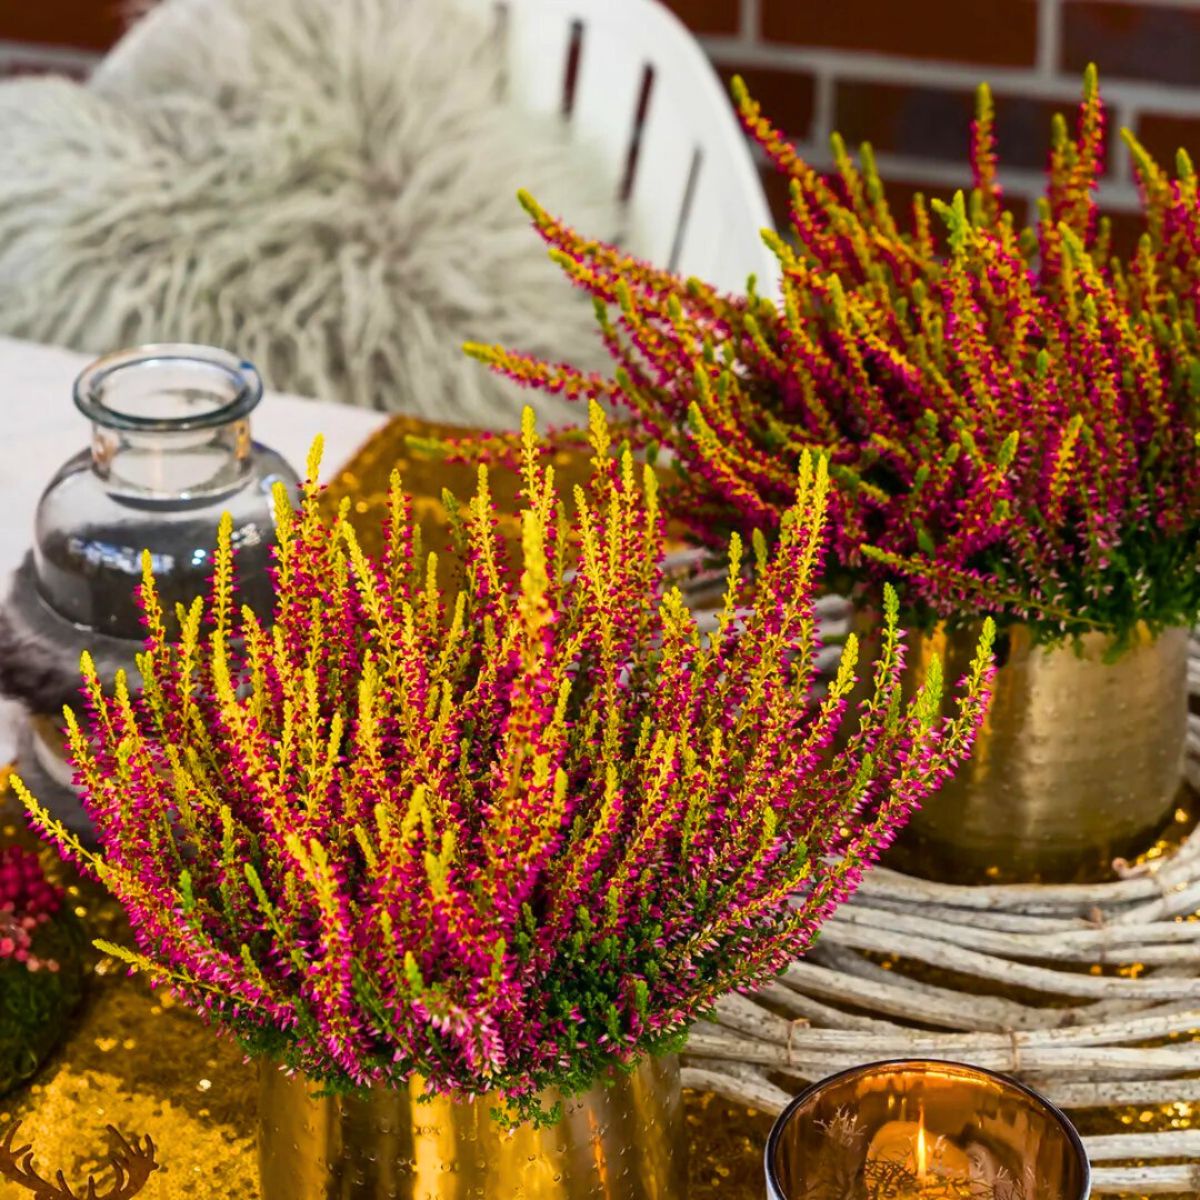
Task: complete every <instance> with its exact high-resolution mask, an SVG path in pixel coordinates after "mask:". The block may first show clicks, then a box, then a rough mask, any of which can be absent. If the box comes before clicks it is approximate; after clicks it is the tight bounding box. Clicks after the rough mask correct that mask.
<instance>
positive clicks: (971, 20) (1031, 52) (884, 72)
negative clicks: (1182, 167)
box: [668, 0, 1200, 228]
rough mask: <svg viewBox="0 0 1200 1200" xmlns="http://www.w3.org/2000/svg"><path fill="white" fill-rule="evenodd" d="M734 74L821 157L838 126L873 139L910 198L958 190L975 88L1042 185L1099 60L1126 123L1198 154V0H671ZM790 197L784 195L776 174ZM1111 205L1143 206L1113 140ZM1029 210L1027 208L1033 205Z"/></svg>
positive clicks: (1017, 170)
mask: <svg viewBox="0 0 1200 1200" xmlns="http://www.w3.org/2000/svg"><path fill="white" fill-rule="evenodd" d="M668 3H669V4H670V7H671V8H673V9H674V10H675V11H676V12H677V13H678V14H679V15H680V16H681V17H682V18H683V19H684V20H685V21H686V22H687V23H688V24H689V25H690V26H691V27H692V29H693V30H695V32H696V33H697V34H698V35H699V36H700V38H701V40H702V41H703V43H704V45H705V47H706V48H707V49H708V51H709V53H710V54H711V56H712V58H713V60H714V62H715V63H716V64H717V67H718V69H719V70H720V71H721V73H722V74H724V75H726V76H728V75H731V74H733V73H734V72H737V73H740V74H741V75H743V76H744V77H745V78H746V81H747V83H748V84H749V86H750V89H751V91H752V92H753V93H754V94H755V95H756V96H757V97H758V98H759V99H760V100H761V101H762V103H763V105H764V108H765V109H766V111H767V113H768V114H769V115H771V116H772V117H773V119H774V120H775V121H776V123H777V124H779V125H781V126H782V127H783V128H784V129H785V130H786V131H787V132H788V133H789V134H790V135H791V136H792V137H793V138H795V139H796V141H797V142H798V144H799V145H800V147H801V150H802V153H803V154H804V155H805V156H806V157H807V158H809V160H810V161H812V162H814V163H817V164H819V165H825V164H828V161H829V153H828V145H829V135H830V133H831V132H832V131H834V130H838V131H840V132H841V133H843V134H844V135H845V136H846V138H847V139H848V140H849V141H850V142H851V143H855V142H858V141H862V140H868V141H870V142H871V143H872V144H873V146H874V147H875V149H876V152H877V157H878V160H879V164H880V168H881V171H882V173H883V175H884V177H885V179H888V180H889V181H891V187H892V190H893V192H894V193H896V194H897V197H898V198H902V197H903V196H904V195H905V194H908V193H911V192H912V191H914V190H918V189H919V190H922V191H925V192H927V193H930V194H935V195H937V194H946V193H949V192H950V191H952V190H953V189H954V188H957V187H960V186H963V185H964V184H969V182H970V181H969V177H968V175H967V172H966V170H965V161H966V149H967V129H968V123H969V121H970V118H971V113H972V110H973V104H974V99H973V92H974V88H975V86H976V85H977V84H978V83H979V82H980V81H981V80H987V82H988V83H989V84H991V86H992V90H993V92H994V93H995V96H996V102H997V132H998V136H999V138H1000V153H1001V159H1002V164H1003V165H1004V167H1005V169H1004V173H1003V181H1004V184H1005V187H1006V192H1007V194H1008V196H1009V197H1010V198H1011V199H1012V200H1013V201H1014V203H1015V206H1016V207H1018V208H1021V207H1022V206H1023V204H1024V203H1025V202H1026V201H1028V200H1029V199H1030V198H1032V197H1033V196H1036V195H1038V194H1039V193H1040V191H1041V187H1042V170H1041V168H1042V165H1043V164H1044V162H1045V153H1046V147H1047V144H1048V139H1049V120H1050V114H1051V113H1052V112H1054V111H1056V110H1060V111H1061V110H1065V109H1070V108H1071V107H1072V106H1073V105H1074V103H1075V102H1076V100H1077V98H1078V95H1079V84H1080V76H1081V74H1082V71H1083V68H1084V67H1085V66H1086V65H1087V63H1088V62H1089V61H1095V62H1096V63H1097V64H1098V66H1099V68H1100V81H1101V88H1102V91H1103V94H1104V97H1105V100H1106V102H1107V103H1108V106H1109V115H1110V120H1111V122H1112V126H1113V128H1114V130H1115V129H1116V128H1119V127H1120V126H1129V127H1130V128H1132V129H1133V130H1134V131H1135V133H1136V134H1137V135H1138V137H1139V138H1140V139H1142V141H1143V142H1145V143H1146V145H1147V146H1148V147H1149V148H1150V149H1151V150H1152V151H1153V152H1154V153H1155V154H1157V155H1159V156H1173V154H1174V151H1175V149H1176V147H1177V146H1179V145H1181V144H1182V145H1184V146H1186V147H1188V148H1189V149H1190V150H1191V151H1192V153H1193V155H1194V157H1195V158H1196V159H1197V160H1198V161H1200V0H668ZM770 190H771V193H772V200H773V203H775V204H776V206H777V207H778V206H781V205H782V203H783V201H784V199H785V197H784V196H783V194H782V189H781V188H780V187H779V186H778V184H777V183H775V182H774V180H772V182H771V186H770ZM1101 199H1102V203H1103V204H1104V206H1105V207H1106V208H1107V209H1108V210H1109V211H1111V212H1113V213H1114V215H1115V216H1117V218H1118V221H1117V223H1118V228H1119V226H1120V222H1119V214H1121V213H1122V212H1129V211H1131V210H1132V209H1133V208H1134V206H1135V204H1136V195H1135V192H1134V189H1133V185H1132V182H1131V176H1130V166H1129V155H1128V151H1127V150H1126V148H1125V146H1124V144H1123V143H1122V142H1120V141H1119V139H1116V138H1113V139H1112V140H1111V141H1110V152H1109V161H1108V163H1107V177H1106V179H1105V181H1104V185H1103V188H1102V191H1101ZM1021 215H1024V214H1023V213H1022V214H1021Z"/></svg>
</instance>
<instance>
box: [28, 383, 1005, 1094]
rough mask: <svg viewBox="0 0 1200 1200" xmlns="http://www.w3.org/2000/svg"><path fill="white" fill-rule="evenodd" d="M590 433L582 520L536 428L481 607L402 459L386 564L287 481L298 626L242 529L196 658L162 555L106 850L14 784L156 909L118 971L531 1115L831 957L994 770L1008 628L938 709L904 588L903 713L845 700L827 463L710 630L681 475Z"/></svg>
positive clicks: (896, 642)
mask: <svg viewBox="0 0 1200 1200" xmlns="http://www.w3.org/2000/svg"><path fill="white" fill-rule="evenodd" d="M589 436H590V441H591V446H592V452H593V456H594V457H593V464H594V474H593V478H592V481H591V484H590V487H589V488H587V489H581V490H580V491H579V492H578V493H577V494H576V496H575V510H576V514H577V515H576V516H575V517H574V518H573V519H572V521H571V522H568V520H567V518H566V517H565V515H564V508H563V505H562V503H561V499H560V497H559V495H558V491H557V488H556V484H555V478H554V471H553V468H552V467H550V466H547V465H545V464H544V461H543V456H542V453H541V450H542V448H541V446H540V444H539V440H538V438H537V435H536V433H535V431H534V428H533V423H532V416H531V415H529V414H527V416H526V421H525V425H524V430H523V435H522V439H521V446H520V451H519V457H520V467H519V469H520V470H521V471H522V472H523V476H524V488H523V497H524V500H523V503H524V509H523V512H522V513H521V526H520V527H521V551H522V553H521V559H522V562H523V568H522V570H521V571H520V573H519V574H515V575H514V574H513V573H510V572H509V571H508V570H507V569H506V567H505V566H504V564H505V563H506V562H507V561H508V556H507V555H506V553H505V552H504V550H505V547H504V546H503V545H502V543H501V541H500V539H499V535H498V534H497V524H496V516H495V513H494V512H493V511H492V507H491V503H490V500H489V484H488V471H487V469H486V468H484V469H482V470H481V471H480V474H479V487H478V490H477V492H476V495H475V496H474V498H473V499H471V500H470V501H469V502H468V503H466V504H462V505H459V506H458V508H457V511H458V514H459V517H458V523H459V528H460V534H461V538H462V541H463V557H464V561H465V568H464V575H463V578H462V581H461V586H460V588H459V589H458V591H457V592H443V591H441V590H439V586H438V572H437V561H436V559H437V556H436V555H432V554H429V555H425V554H421V553H419V552H418V549H417V540H416V525H415V523H414V521H413V520H412V517H411V504H410V502H409V500H408V498H407V497H406V496H405V495H404V492H403V490H402V488H401V486H400V482H399V480H398V479H397V480H394V486H393V492H392V497H391V505H390V512H391V516H390V519H389V522H388V528H387V536H386V550H385V552H384V553H383V554H382V555H381V556H380V557H379V558H378V559H373V558H371V557H368V556H367V555H366V554H364V553H363V551H362V550H361V548H360V547H359V545H358V542H357V539H356V538H355V535H354V532H353V530H352V529H351V527H350V525H349V524H348V523H347V521H346V519H345V513H344V511H343V512H342V513H340V514H338V515H337V516H335V517H333V518H332V519H329V518H327V517H325V516H324V515H323V509H322V506H321V503H320V498H319V492H318V489H317V487H316V486H315V485H313V484H311V483H310V484H308V485H306V487H305V489H304V495H303V500H302V503H301V505H300V507H299V510H298V511H296V512H293V511H292V510H291V508H290V506H289V505H288V503H287V500H286V497H285V496H283V495H282V494H281V495H280V496H279V497H278V500H279V503H278V511H279V531H278V532H279V542H278V552H277V564H276V568H275V570H276V581H277V585H278V596H277V609H276V621H275V625H274V627H273V628H268V627H266V626H264V625H262V624H260V623H259V621H258V620H257V619H256V618H255V616H254V614H253V613H252V612H251V611H249V610H248V609H246V608H243V607H241V606H240V605H239V604H238V603H237V582H236V569H235V568H236V563H235V561H234V556H233V553H232V550H231V547H230V541H231V538H230V528H229V524H228V522H226V523H224V524H223V525H222V528H221V537H220V546H219V550H218V554H217V566H216V572H215V576H214V581H213V587H212V590H211V593H210V594H209V595H208V596H207V597H205V598H203V599H200V600H198V601H197V602H196V604H195V605H194V606H193V607H191V608H190V609H188V610H187V611H186V612H181V614H180V627H181V633H180V636H179V639H178V641H174V642H172V641H170V640H168V638H167V637H166V635H165V634H164V632H163V630H164V625H163V622H162V620H161V614H160V613H159V611H158V602H157V599H156V593H155V585H154V577H153V573H152V571H151V570H150V568H149V565H147V569H146V576H145V581H144V583H143V585H142V589H141V603H142V607H143V610H144V612H145V614H146V624H147V630H148V636H147V641H146V648H145V653H144V654H143V655H142V658H141V660H140V664H139V667H140V671H141V676H142V688H141V691H140V693H138V692H135V691H134V690H133V689H132V688H131V686H130V685H129V683H128V682H127V681H124V680H121V681H119V682H118V684H117V686H116V689H115V691H114V693H113V694H112V695H107V694H104V693H103V692H102V690H101V687H100V685H99V683H98V681H97V679H96V677H95V673H94V670H93V669H92V667H91V664H90V663H88V662H86V661H85V663H84V670H85V675H86V676H87V686H86V695H87V704H88V713H87V717H86V720H84V721H83V722H76V721H75V719H74V718H73V717H72V716H71V715H70V713H68V721H69V722H70V724H71V728H70V740H71V752H72V756H73V760H74V763H75V767H76V771H77V778H78V781H79V783H80V784H81V785H82V787H83V789H84V791H85V796H86V801H85V802H86V805H87V808H88V811H89V812H90V814H91V816H92V819H93V820H94V822H95V826H96V829H97V833H98V838H99V845H100V849H99V850H98V851H97V852H95V853H90V852H89V851H87V850H86V849H84V847H82V846H81V845H80V844H79V843H78V842H77V841H75V840H74V839H73V837H72V836H71V834H70V833H69V832H68V831H67V830H66V829H65V828H63V827H62V826H61V825H60V824H58V823H57V822H56V821H55V820H54V819H53V817H51V816H50V814H49V813H48V812H47V811H46V810H45V809H44V808H42V807H41V805H39V804H38V802H37V801H36V800H35V799H34V798H33V797H32V796H30V795H29V794H28V792H27V790H26V789H25V788H24V786H23V785H21V784H20V783H18V784H17V789H18V791H19V792H20V793H21V795H22V797H23V799H24V800H25V803H26V804H27V805H28V807H29V809H30V811H31V813H32V815H33V820H34V822H35V823H36V824H37V825H38V826H39V827H40V828H41V829H42V830H44V831H45V833H46V834H47V835H48V836H49V837H50V838H51V839H52V840H54V841H55V842H56V843H57V844H58V845H59V847H60V848H61V849H62V851H63V852H64V853H65V854H67V855H69V856H70V857H72V858H75V859H77V860H79V861H80V862H81V863H82V865H83V866H84V868H85V869H86V870H88V871H90V872H91V873H92V874H94V875H95V876H96V877H97V878H98V879H99V880H101V881H102V882H103V883H104V884H105V885H106V886H107V887H108V888H109V889H111V891H112V892H113V894H114V895H115V896H116V897H117V898H118V899H119V900H120V901H121V903H122V904H123V905H124V907H125V909H126V911H127V912H128V914H129V917H130V921H131V924H132V927H133V931H134V935H135V937H136V942H137V945H136V948H133V949H129V948H123V947H117V946H111V945H107V944H106V945H105V948H106V949H107V950H109V951H110V953H112V954H115V955H117V956H118V957H120V958H121V959H122V960H124V961H125V962H126V963H127V964H129V966H130V967H131V968H133V969H136V970H140V971H143V972H145V973H146V974H147V975H148V976H149V977H150V978H151V980H152V981H153V982H154V983H155V984H156V985H160V986H165V987H169V988H172V989H173V990H174V991H175V992H176V993H177V994H178V995H179V996H181V997H182V998H183V999H184V1000H185V1001H186V1002H187V1003H189V1004H190V1005H192V1006H193V1007H195V1008H197V1009H199V1010H201V1011H202V1012H204V1013H206V1014H207V1015H208V1016H209V1017H210V1019H212V1020H213V1021H214V1022H216V1023H218V1024H220V1025H223V1026H225V1027H227V1028H229V1029H231V1030H232V1031H233V1032H234V1033H235V1034H236V1035H237V1037H238V1038H239V1039H240V1040H241V1041H242V1043H243V1044H244V1045H245V1046H246V1047H247V1048H248V1049H249V1050H250V1051H251V1052H253V1053H262V1054H266V1055H269V1056H271V1057H272V1058H274V1059H276V1060H278V1061H279V1062H281V1063H284V1064H286V1065H287V1066H289V1067H292V1068H296V1069H300V1070H303V1071H305V1072H308V1073H309V1074H310V1075H311V1076H313V1077H314V1078H315V1079H317V1080H323V1081H325V1082H327V1083H328V1084H330V1085H331V1086H335V1087H346V1088H353V1087H359V1086H367V1085H373V1084H381V1085H385V1086H386V1085H399V1084H401V1083H402V1082H404V1081H406V1080H408V1079H409V1077H410V1076H412V1075H414V1074H418V1075H420V1076H423V1077H425V1078H426V1079H427V1081H428V1087H429V1088H431V1089H432V1090H433V1091H435V1092H453V1093H458V1094H479V1093H484V1092H489V1091H498V1092H499V1093H500V1094H501V1095H502V1096H503V1097H505V1098H507V1100H508V1102H509V1103H510V1105H511V1112H512V1114H513V1115H517V1116H519V1115H528V1114H530V1113H535V1114H536V1112H537V1111H538V1109H537V1104H536V1095H537V1093H538V1091H539V1089H541V1088H543V1087H544V1086H547V1085H551V1084H553V1085H557V1086H560V1087H564V1088H566V1089H567V1090H568V1091H570V1090H573V1089H579V1088H584V1087H587V1086H588V1085H589V1084H590V1083H591V1082H592V1081H593V1080H594V1079H595V1077H596V1076H597V1074H598V1073H599V1072H601V1071H602V1070H603V1069H605V1068H606V1067H607V1066H609V1065H611V1064H613V1063H625V1062H629V1061H631V1060H633V1059H634V1058H636V1057H637V1056H639V1055H641V1054H643V1053H646V1052H648V1051H654V1050H656V1049H660V1048H663V1047H664V1046H667V1045H671V1044H674V1042H675V1041H676V1040H677V1039H678V1038H679V1036H680V1035H681V1034H682V1033H683V1031H684V1030H685V1029H686V1028H687V1025H688V1023H689V1022H690V1021H691V1020H692V1019H693V1018H695V1017H696V1016H697V1015H699V1014H701V1013H703V1012H704V1011H705V1010H706V1009H707V1008H708V1007H709V1006H710V1005H711V1004H712V1003H713V1002H714V1001H715V1000H716V998H717V997H718V996H720V995H721V994H722V993H724V992H726V991H728V990H729V989H731V988H746V987H751V986H753V985H755V984H757V983H759V982H760V981H762V980H763V979H764V978H767V977H769V976H770V975H771V974H772V973H774V972H776V971H778V970H779V969H780V968H781V967H783V966H784V965H785V964H786V963H787V962H788V961H789V960H790V959H791V958H792V957H794V956H795V955H796V954H798V953H801V952H803V950H804V949H805V948H806V947H807V946H809V945H810V944H811V942H812V940H813V938H814V937H815V936H816V933H817V930H818V928H819V927H820V925H821V922H822V921H823V920H824V919H825V917H826V916H827V915H828V914H829V912H830V910H831V909H832V908H833V907H834V906H835V905H836V904H838V903H839V902H840V901H842V900H844V899H845V898H846V896H847V895H849V893H850V892H852V891H853V890H854V887H855V885H856V883H857V882H858V879H859V877H860V875H861V873H862V871H863V870H864V869H865V868H866V867H867V866H868V865H869V864H870V863H871V862H872V861H873V860H874V859H875V858H876V856H877V855H878V854H879V852H880V851H881V850H882V849H883V848H884V847H885V846H886V845H887V844H888V843H889V842H890V840H891V839H892V836H893V834H894V832H895V830H896V829H897V828H898V827H899V826H900V825H901V824H902V823H903V821H904V819H905V817H906V815H907V813H908V812H909V810H910V809H911V808H912V806H913V805H914V804H917V803H919V801H920V800H921V798H922V797H923V796H925V795H927V794H928V793H929V791H930V790H931V789H933V788H936V787H937V786H938V785H939V784H940V783H941V782H942V781H943V780H944V779H945V778H946V777H947V775H948V774H949V773H950V772H951V771H952V770H953V769H954V768H955V766H956V765H957V764H958V763H959V762H960V761H961V760H962V759H963V757H964V756H965V754H966V753H967V750H968V748H969V745H970V742H971V740H972V737H973V734H974V732H975V730H976V728H977V726H978V723H979V721H980V719H981V714H982V712H983V710H984V707H985V704H986V700H987V694H988V686H989V679H990V675H991V665H990V657H989V652H988V651H989V646H988V642H987V640H986V639H985V642H984V644H982V645H981V647H980V653H979V658H978V660H977V661H976V663H975V666H974V669H973V671H972V672H971V674H970V677H969V678H968V679H966V680H964V681H963V682H962V684H961V686H960V690H959V696H958V701H957V711H956V715H955V716H954V717H953V718H949V719H947V718H942V717H940V716H939V715H938V712H939V703H938V700H939V698H938V696H937V694H936V692H937V688H936V687H934V688H931V689H930V690H929V691H927V692H926V693H924V694H923V695H922V696H919V697H917V698H916V700H915V701H914V702H912V703H911V704H909V705H907V706H906V705H905V704H903V703H901V701H900V698H899V697H900V693H899V676H898V673H899V669H900V664H901V660H902V657H903V644H902V641H901V639H900V635H899V634H898V633H897V631H896V627H895V621H896V608H895V605H894V603H892V602H890V607H889V627H888V631H887V634H886V637H885V645H884V652H883V654H882V657H881V659H880V661H879V663H878V664H877V665H876V667H875V684H876V686H875V689H874V695H873V697H872V698H871V699H870V700H869V701H868V702H866V703H864V705H863V707H862V709H861V711H860V712H858V713H854V714H851V713H847V711H846V709H847V704H848V700H847V697H848V696H849V694H850V689H851V686H852V684H853V678H854V676H853V673H854V665H855V661H856V648H855V645H854V642H853V639H851V642H850V644H849V645H848V647H847V650H846V653H845V655H844V657H843V661H842V666H841V669H840V671H839V673H838V676H837V678H836V680H834V682H833V683H832V685H831V686H830V687H829V689H828V691H827V693H826V694H825V695H824V697H823V698H822V699H820V700H814V699H813V698H812V690H811V689H812V685H813V683H814V681H815V679H816V667H815V655H816V651H817V629H816V622H815V618H814V613H813V597H814V594H815V592H816V590H817V587H818V585H819V580H820V573H821V567H822V560H823V558H824V553H825V538H826V533H825V510H826V503H827V496H828V489H829V477H828V471H827V465H826V461H825V460H824V459H823V458H820V457H816V456H811V455H809V456H805V457H804V459H803V461H802V462H801V464H800V467H799V470H798V472H797V474H796V476H795V479H794V481H793V499H792V501H791V503H790V504H789V505H787V506H786V508H784V509H783V511H782V513H781V517H780V521H779V530H778V537H777V548H776V551H775V553H774V555H773V556H771V557H769V558H767V559H766V560H765V561H763V562H762V563H761V564H760V566H759V568H758V572H757V578H756V579H755V580H754V582H753V586H751V585H750V583H749V582H748V578H747V572H746V569H745V566H744V554H743V548H742V545H741V542H740V540H739V539H738V538H737V537H736V536H735V537H734V538H733V540H732V543H731V546H730V562H731V567H730V572H729V580H728V595H727V597H726V601H725V605H724V608H723V611H722V612H721V613H720V615H719V618H718V621H717V628H716V631H715V632H714V633H713V634H712V635H705V634H702V633H701V632H700V630H699V628H698V627H697V623H696V620H695V618H694V617H693V615H692V613H691V612H690V611H689V610H688V607H687V605H686V603H685V601H684V599H683V597H682V595H681V594H680V592H679V591H678V590H676V589H675V588H673V587H669V586H667V585H666V584H665V583H664V579H663V574H662V568H661V557H662V538H663V534H662V528H661V525H662V521H661V517H660V514H659V511H658V500H657V490H656V478H655V476H654V474H653V472H652V471H650V470H649V469H648V468H645V467H639V466H638V465H637V464H636V463H635V462H634V460H633V458H632V457H631V455H630V452H629V450H628V449H620V450H617V449H614V447H613V445H612V433H611V431H610V429H609V427H608V425H607V422H606V420H605V418H604V416H603V415H602V414H601V412H600V410H599V408H598V407H596V406H594V405H593V407H592V410H591V423H590V435H589ZM316 468H317V463H316V461H315V458H314V461H312V462H310V464H309V469H310V475H311V477H312V478H315V477H316ZM989 637H990V633H989ZM843 724H846V725H847V726H848V728H847V729H846V730H845V736H844V739H843V740H841V741H839V742H837V743H835V741H834V737H835V734H836V733H837V731H838V729H839V726H842V725H843ZM839 746H840V747H841V748H838V747H839Z"/></svg>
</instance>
